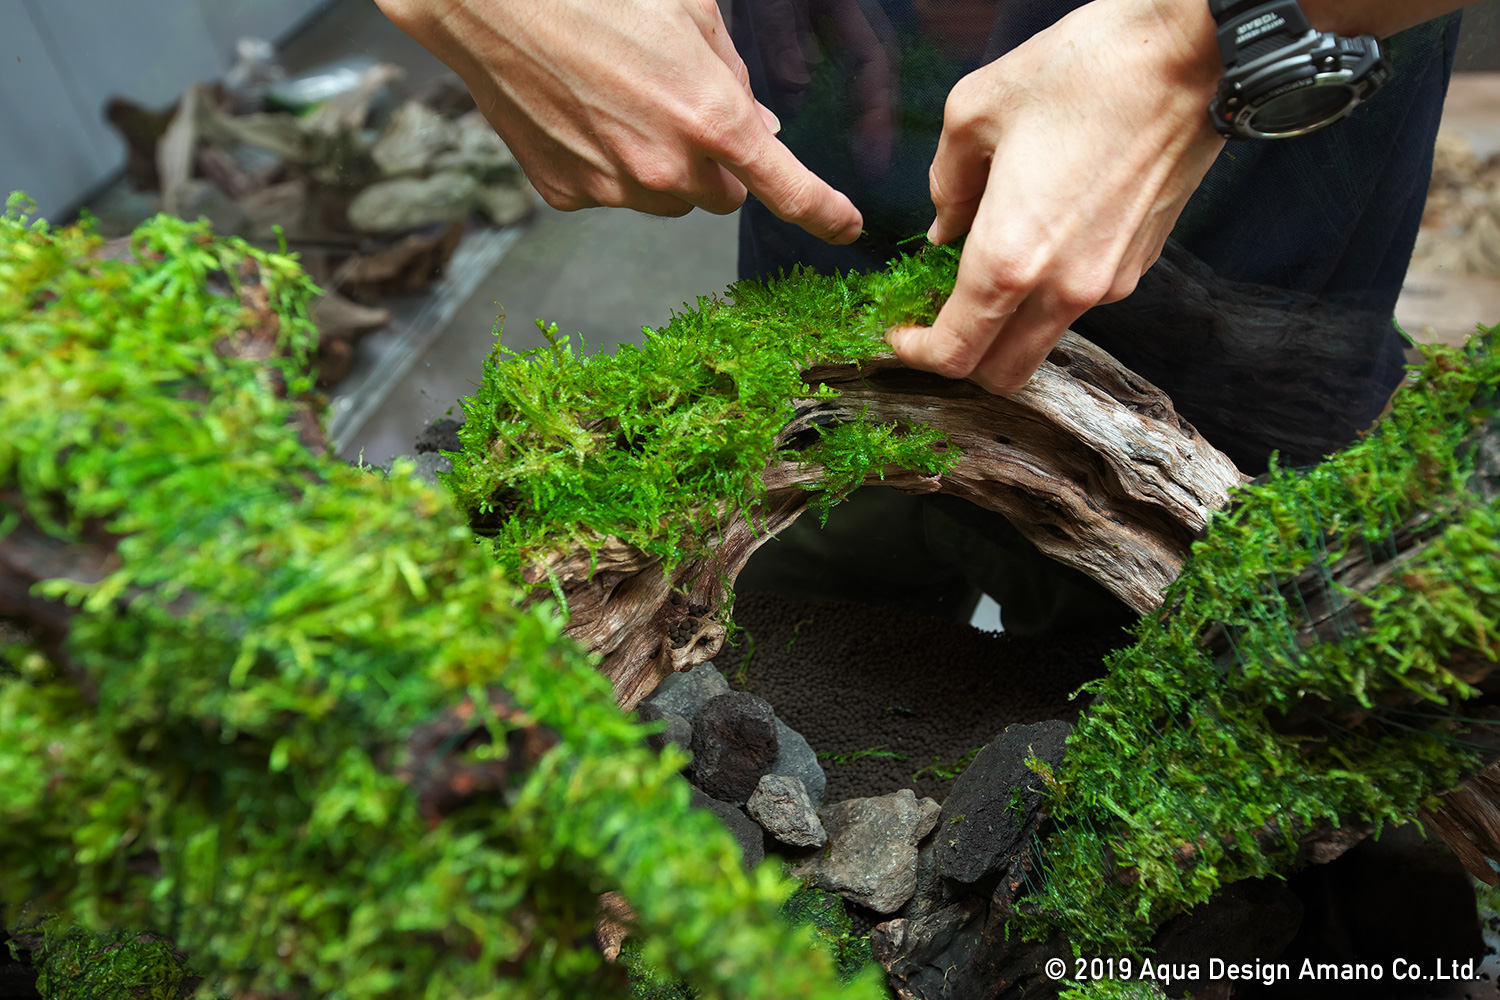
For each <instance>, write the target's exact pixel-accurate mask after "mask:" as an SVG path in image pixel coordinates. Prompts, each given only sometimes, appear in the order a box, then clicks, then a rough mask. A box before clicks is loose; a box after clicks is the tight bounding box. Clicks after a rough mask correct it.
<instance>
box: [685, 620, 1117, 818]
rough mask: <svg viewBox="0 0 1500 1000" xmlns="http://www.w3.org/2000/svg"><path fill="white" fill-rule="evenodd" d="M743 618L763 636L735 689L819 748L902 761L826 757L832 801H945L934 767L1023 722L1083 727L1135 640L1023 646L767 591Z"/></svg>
mask: <svg viewBox="0 0 1500 1000" xmlns="http://www.w3.org/2000/svg"><path fill="white" fill-rule="evenodd" d="M734 620H735V622H736V624H739V625H741V626H743V627H744V628H745V630H746V631H747V632H748V633H749V634H750V635H751V636H753V637H754V640H755V653H754V655H753V656H752V657H750V660H749V662H748V663H747V664H746V665H745V683H744V684H743V685H739V684H737V685H736V686H743V687H744V689H745V690H748V691H750V692H752V693H754V694H758V695H760V696H761V697H762V698H764V699H766V700H767V701H769V702H770V703H771V704H772V705H773V706H775V709H776V714H777V715H778V716H780V717H781V719H782V721H784V722H785V723H786V724H787V725H788V726H790V727H791V728H792V729H794V730H796V731H797V732H799V733H801V734H802V735H803V736H805V737H807V742H809V743H810V744H812V746H813V749H814V750H820V751H828V752H832V753H849V752H851V751H858V750H863V749H867V748H870V747H883V748H884V749H886V750H888V751H891V752H893V753H895V754H897V755H898V757H899V759H898V757H881V756H865V757H862V758H859V759H856V760H851V761H848V762H846V763H829V762H828V761H826V760H825V761H823V770H824V771H825V772H826V773H827V776H828V789H827V791H826V792H825V794H824V801H825V802H837V801H839V800H840V799H850V798H861V797H865V796H871V795H886V794H888V793H890V792H894V791H896V790H897V789H900V788H910V789H912V790H913V791H915V792H916V793H917V796H918V797H919V798H920V797H922V796H931V797H932V798H934V799H937V800H938V801H939V802H941V801H943V799H944V798H945V797H946V796H947V795H948V791H949V789H950V788H951V787H952V779H949V778H944V777H942V776H941V775H940V774H938V773H936V772H935V771H934V770H932V769H931V768H930V765H932V764H933V763H934V761H941V762H942V763H944V764H951V763H952V762H954V761H957V760H958V759H959V758H961V757H963V756H964V755H965V754H967V753H969V752H971V751H972V750H973V749H974V748H975V747H978V746H983V745H984V744H985V743H987V742H989V741H990V740H992V739H994V737H995V734H996V733H999V732H1002V731H1004V729H1005V727H1006V726H1009V725H1012V724H1015V723H1029V722H1041V721H1042V720H1044V719H1061V720H1063V721H1064V722H1076V721H1077V718H1078V713H1079V712H1080V711H1081V710H1082V709H1083V707H1084V706H1085V705H1086V704H1087V699H1084V698H1079V699H1076V700H1073V699H1072V698H1071V695H1072V694H1073V692H1074V691H1076V690H1077V689H1078V687H1079V685H1081V684H1083V683H1084V682H1086V681H1090V680H1093V679H1095V678H1097V677H1102V676H1103V675H1104V665H1103V660H1104V656H1105V655H1106V654H1107V653H1108V652H1109V651H1111V650H1112V649H1116V648H1118V647H1120V646H1124V645H1126V644H1128V643H1129V641H1130V636H1129V634H1128V633H1126V632H1124V631H1123V630H1121V629H1119V628H1108V627H1101V628H1099V629H1093V630H1089V629H1073V630H1069V631H1068V632H1067V633H1066V634H1064V635H1056V636H1039V637H1034V638H1031V637H1027V638H1023V637H1020V636H1013V635H1003V634H997V633H993V632H981V631H979V630H978V629H974V628H971V627H969V626H968V625H967V624H961V623H956V622H951V621H942V620H940V619H937V618H930V617H927V616H924V615H918V614H911V613H908V612H904V611H902V610H900V609H899V608H889V607H872V606H870V605H865V604H856V603H854V602H852V601H820V602H815V603H797V602H794V601H789V600H786V599H785V598H781V597H777V596H775V595H772V594H764V593H743V594H738V595H737V596H736V598H735V602H734ZM741 642H742V643H745V642H746V641H745V640H741ZM747 651H748V643H746V644H744V645H741V646H739V647H736V648H732V649H729V650H727V651H726V652H724V653H722V654H720V655H721V659H723V661H724V662H726V663H729V662H733V663H736V664H738V663H739V662H740V661H741V660H742V659H743V658H744V656H745V654H746V652H747ZM699 669H702V668H701V667H700V668H699ZM924 769H925V770H924ZM805 780H806V779H805V778H804V781H805ZM808 792H809V794H812V788H811V786H809V788H808Z"/></svg>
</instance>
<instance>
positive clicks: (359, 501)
mask: <svg viewBox="0 0 1500 1000" xmlns="http://www.w3.org/2000/svg"><path fill="white" fill-rule="evenodd" d="M18 208H19V206H18V205H13V207H12V210H11V211H10V212H8V213H7V214H5V215H4V216H3V217H0V425H3V426H4V427H5V428H6V431H7V433H6V435H5V436H4V437H3V438H0V538H3V537H4V536H6V535H7V534H9V533H10V532H12V531H28V532H41V533H43V534H45V535H46V536H48V537H49V538H50V539H51V540H52V542H51V543H52V544H55V545H58V546H81V547H84V548H88V547H91V546H92V547H99V546H104V547H107V548H109V549H112V550H113V553H114V554H113V557H112V559H111V561H110V562H109V563H108V564H107V570H108V572H107V575H106V576H105V577H104V578H103V579H102V580H99V581H98V582H78V581H73V580H67V579H56V580H51V581H48V582H46V583H44V584H42V585H40V586H39V587H38V588H37V593H39V594H41V595H45V596H47V597H50V598H53V599H55V600H57V601H62V602H66V603H67V604H69V605H71V606H72V608H73V609H74V611H75V612H76V613H75V615H74V617H73V618H72V619H71V623H70V630H69V634H68V637H67V641H66V645H65V647H64V652H65V653H66V656H67V659H68V662H69V665H70V667H71V670H72V672H70V673H66V674H65V673H64V672H63V671H60V670H59V669H58V665H57V664H56V663H54V662H52V661H51V660H49V659H48V657H47V656H44V655H43V654H42V653H41V652H39V651H38V650H36V649H26V648H12V649H10V650H8V651H7V652H6V653H5V655H4V658H5V659H6V660H7V661H8V662H9V663H11V664H12V665H13V669H10V670H8V671H6V672H4V673H3V674H0V788H3V789H4V795H3V796H0V901H4V902H12V903H15V902H21V901H24V900H34V901H38V902H39V903H40V904H41V905H43V906H45V907H46V908H47V909H49V910H52V911H54V912H67V913H70V914H72V915H73V916H74V917H75V918H76V920H77V921H78V923H79V924H80V925H82V926H85V927H88V928H95V929H105V930H107V929H110V928H135V929H138V930H139V931H140V932H142V933H150V934H153V935H160V936H162V937H164V938H166V939H169V940H171V941H172V942H174V943H175V944H176V945H177V946H178V947H180V948H182V949H183V950H184V951H185V952H186V953H187V954H189V955H190V956H191V959H192V962H193V963H194V965H195V966H196V967H197V968H198V971H200V972H201V973H202V974H203V975H205V976H208V977H209V978H210V979H211V981H213V982H216V983H221V984H222V985H223V988H224V989H226V990H227V991H229V992H230V993H231V994H241V995H242V994H245V993H248V992H259V993H262V994H266V993H278V992H290V993H296V994H298V995H303V996H309V997H312V996H335V995H336V996H339V997H347V998H361V1000H364V998H369V1000H374V998H386V997H398V996H410V995H413V994H414V993H420V994H422V995H425V996H433V997H445V998H446V997H481V996H486V997H487V996H496V995H506V996H519V995H524V996H527V997H531V998H537V1000H545V998H562V997H576V996H599V997H606V996H623V995H625V983H624V977H623V974H622V973H621V972H620V971H619V970H618V969H615V968H611V967H605V966H603V964H602V963H601V961H600V959H599V958H598V956H597V954H596V952H595V951H594V949H593V948H592V946H591V944H590V943H589V942H590V939H591V932H592V925H593V917H594V910H595V905H596V903H595V899H596V896H597V894H598V893H599V892H601V891H603V890H606V889H618V890H621V891H623V892H624V893H625V894H626V896H627V897H628V898H629V899H630V901H631V904H632V906H633V907H634V909H635V911H636V913H637V915H638V917H639V921H638V925H637V926H638V931H639V933H640V935H641V936H642V938H643V941H644V954H645V956H646V958H647V959H649V960H650V961H651V962H652V963H653V964H654V965H656V966H657V967H660V968H663V969H667V970H671V972H672V973H674V974H678V975H682V976H685V977H686V978H687V979H688V980H689V981H690V982H692V983H694V984H695V985H696V986H698V987H699V988H701V989H702V990H703V991H705V992H707V993H709V994H710V995H714V996H726V997H728V996H810V997H832V996H835V995H845V991H844V990H843V989H842V988H841V987H840V986H839V985H838V984H837V981H836V978H835V974H834V968H833V965H832V962H831V960H830V959H829V957H828V956H827V955H826V954H825V953H823V952H822V951H821V950H819V949H818V948H817V947H816V946H815V945H814V944H813V942H812V940H811V935H810V934H809V933H808V932H806V931H800V932H799V931H794V930H792V929H790V928H788V927H787V926H786V925H785V923H784V922H783V921H782V920H780V919H779V918H778V916H777V910H778V908H779V907H780V905H781V903H782V902H783V900H784V899H785V898H786V896H787V895H788V894H789V893H790V891H791V885H790V884H789V883H787V882H785V881H784V880H782V879H781V878H779V877H778V876H777V875H776V874H775V873H774V872H773V871H770V870H767V869H764V868H763V869H761V870H758V871H756V872H753V873H746V872H744V871H743V869H742V867H741V865H740V861H739V856H738V851H737V849H736V848H735V846H734V844H733V842H732V840H731V838H730V837H729V835H728V833H727V832H726V831H724V830H723V829H722V828H721V827H720V826H719V825H718V824H717V823H716V822H715V821H714V819H713V818H712V817H711V816H710V815H708V814H707V813H704V812H702V811H699V810H693V809H691V808H690V807H689V805H688V788H687V785H686V784H685V783H684V782H683V781H682V780H681V778H680V777H678V776H677V774H676V772H677V770H678V769H679V768H680V766H681V765H682V764H683V760H682V759H681V757H680V755H677V754H673V753H670V752H669V753H665V754H663V755H661V756H660V757H658V756H657V755H656V754H654V753H652V752H650V751H649V750H647V749H646V748H645V747H644V746H643V745H642V742H641V738H642V736H643V735H644V733H645V731H646V730H645V729H644V728H643V727H642V726H640V725H638V724H636V723H634V722H632V721H631V720H630V719H629V718H628V717H626V716H625V715H624V714H622V713H621V712H620V711H619V710H618V708H617V707H616V706H615V704H614V702H613V699H612V697H611V692H610V688H609V685H608V683H607V682H606V681H605V680H604V678H603V677H602V676H600V675H599V674H598V673H597V671H595V670H594V669H593V667H592V665H591V664H590V662H589V661H588V659H587V658H586V657H584V656H583V654H582V653H581V652H580V651H579V650H578V649H577V648H576V647H574V646H573V645H572V644H571V643H569V642H567V641H565V640H563V639H562V637H561V622H560V620H559V619H558V617H557V616H556V615H555V613H554V612H553V611H552V610H551V609H549V608H546V607H539V606H533V607H531V608H529V609H525V610H523V609H521V608H520V606H519V603H518V601H517V597H518V592H517V590H516V588H515V586H514V585H513V584H512V582H511V581H510V579H509V578H508V577H507V576H506V574H505V573H504V572H503V571H502V570H501V569H500V568H499V567H497V566H496V565H495V564H494V561H493V560H492V559H490V558H489V557H488V556H487V555H486V554H485V553H484V552H483V551H482V550H481V549H480V548H479V547H478V546H476V545H475V543H474V537H473V535H472V534H471V533H470V531H469V530H468V528H467V527H466V526H465V525H464V524H463V522H462V519H461V518H460V517H459V516H458V515H457V514H456V513H455V512H454V511H453V510H452V508H451V507H450V506H449V504H448V501H447V499H446V498H445V497H444V496H443V495H441V494H440V493H437V492H435V491H433V490H431V489H429V488H427V487H426V486H425V485H423V484H421V483H420V482H418V481H416V480H415V479H413V478H412V477H411V476H408V475H403V474H395V475H392V476H391V477H389V478H388V479H387V478H382V477H379V476H375V475H371V474H368V473H366V472H364V471H362V470H359V469H355V468H351V467H349V466H346V465H344V464H342V463H339V462H336V461H331V460H327V459H324V458H321V457H317V456H314V455H312V454H310V453H309V452H308V451H307V450H306V449H305V448H303V447H302V446H301V445H300V444H299V442H298V440H297V435H296V430H295V428H294V427H292V426H290V425H289V421H290V418H291V417H292V414H293V408H292V406H291V404H289V403H288V402H287V401H286V399H284V398H282V397H281V396H279V395H278V393H277V391H276V390H277V388H278V386H279V384H280V383H285V385H286V387H287V392H288V393H289V394H290V396H291V397H296V396H298V395H299V394H301V393H303V392H305V391H306V390H307V389H308V388H309V384H310V383H309V379H308V376H307V374H306V373H305V371H304V369H303V368H302V366H301V365H300V364H299V362H298V359H299V358H301V357H303V356H305V353H306V350H307V348H308V346H309V345H310V343H311V337H312V330H311V327H310V325H309V324H308V323H307V319H306V299H307V296H308V294H309V293H310V292H311V291H312V289H311V286H310V285H309V284H308V282H307V280H306V278H305V277H304V276H303V275H302V273H301V271H300V270H299V269H298V268H297V266H296V264H295V262H293V261H292V260H290V259H288V258H286V257H282V256H278V255H275V254H264V253H261V252H259V251H256V250H254V249H253V248H251V247H249V246H247V245H245V244H244V243H242V242H240V241H236V240H218V239H215V238H214V237H213V236H212V234H211V233H209V232H208V230H207V228H206V227H205V226H203V225H192V224H185V223H183V222H180V221H178V220H173V219H169V218H165V217H163V218H159V219H157V220H154V221H152V222H150V223H148V224H147V225H145V226H144V227H142V229H141V230H140V231H138V232H137V234H136V236H135V239H134V244H133V245H134V251H135V257H136V260H135V261H133V262H124V261H106V260H100V259H98V258H97V257H96V256H94V251H95V250H96V249H97V247H98V246H99V243H100V241H99V240H98V239H97V238H96V237H95V236H94V235H93V234H92V233H90V232H89V231H88V230H87V229H84V228H63V229H54V228H52V227H49V226H47V225H45V224H43V223H36V224H28V223H27V222H26V221H25V219H23V218H22V217H21V215H20V213H19V211H17V209H18ZM246 281H254V282H259V283H260V284H261V285H262V286H263V287H264V289H265V292H266V295H267V298H268V300H269V301H270V302H271V303H273V304H274V305H275V306H276V308H277V312H278V316H279V331H278V336H279V339H280V343H281V348H282V351H283V353H284V354H285V355H286V357H285V358H283V359H280V360H272V361H269V362H257V363H251V362H248V361H240V360H234V359H231V358H226V357H222V356H220V354H219V353H218V352H217V351H216V349H215V347H216V345H217V344H219V343H220V342H221V340H222V339H223V338H224V337H226V336H229V335H232V334H233V333H234V332H235V331H236V330H237V329H239V328H240V327H241V326H242V325H243V324H244V323H245V322H247V321H248V320H247V317H246V316H245V314H244V311H243V308H242V306H241V305H240V304H239V302H238V300H237V297H236V296H235V295H234V294H232V292H233V286H234V284H235V283H236V282H246ZM215 289H218V290H217V291H216V290H215ZM273 368H274V369H278V370H279V373H280V374H279V378H278V377H272V375H271V372H270V369H273ZM495 688H499V689H503V690H505V691H507V692H509V694H510V696H511V697H512V698H513V701H514V703H515V704H516V705H517V706H519V708H520V710H521V711H520V712H519V714H517V715H516V716H515V717H512V718H506V719H502V718H498V717H495V716H493V715H491V714H489V713H487V712H485V711H483V710H479V711H477V712H476V713H475V715H474V717H473V724H474V726H475V730H476V736H475V738H474V739H472V740H470V741H468V742H466V743H465V744H464V748H460V747H448V748H445V749H446V750H447V751H448V752H449V754H450V756H452V757H453V758H455V759H458V760H460V761H463V762H466V763H476V764H477V763H481V762H485V761H493V760H497V759H504V758H506V757H507V754H508V753H516V752H518V751H517V750H516V749H515V747H514V746H513V745H512V744H511V743H510V742H508V738H509V737H510V736H511V735H512V734H517V735H519V734H521V733H523V732H525V731H530V729H529V728H528V727H531V728H535V729H539V730H543V731H550V732H551V733H553V734H555V736H556V738H557V743H556V745H555V746H554V747H553V749H551V750H550V751H548V752H546V753H545V754H544V755H541V756H540V757H539V758H538V759H536V760H535V761H534V763H533V764H532V766H530V767H529V768H528V767H523V766H521V765H520V764H519V763H517V764H516V765H515V769H514V771H513V773H512V775H511V780H510V781H509V783H508V784H506V785H505V786H504V787H500V788H497V789H496V790H494V792H493V793H491V794H489V795H487V796H480V797H477V798H475V799H473V800H472V801H470V802H468V803H467V804H465V805H462V806H460V807H458V808H456V810H455V811H453V812H451V814H449V815H447V816H446V818H444V819H442V820H441V821H440V822H430V821H429V818H428V817H427V816H424V815H422V814H421V811H420V810H419V806H418V801H417V797H416V795H414V794H413V791H412V789H411V788H409V787H408V786H407V784H406V783H405V782H404V781H403V780H402V779H400V778H399V777H397V775H396V773H395V770H396V768H395V767H394V764H395V763H396V762H398V761H399V760H400V759H401V755H402V754H403V753H404V752H406V751H405V748H406V747H407V746H408V741H409V739H410V737H411V735H412V730H413V728H414V727H416V726H417V725H419V724H421V723H424V722H426V721H428V720H430V719H431V718H433V717H434V716H436V715H438V714H439V713H441V712H442V711H443V710H445V709H448V708H450V707H452V706H455V705H458V704H459V703H461V702H463V701H464V699H465V698H472V699H473V701H474V703H475V704H479V705H487V704H489V698H488V697H487V694H488V692H489V691H490V690H491V689H495ZM875 990H876V987H875V986H874V984H873V981H872V979H871V978H869V977H866V978H864V979H862V980H861V981H860V982H859V983H858V984H857V986H855V987H852V988H851V989H850V990H849V991H848V995H857V996H874V995H875Z"/></svg>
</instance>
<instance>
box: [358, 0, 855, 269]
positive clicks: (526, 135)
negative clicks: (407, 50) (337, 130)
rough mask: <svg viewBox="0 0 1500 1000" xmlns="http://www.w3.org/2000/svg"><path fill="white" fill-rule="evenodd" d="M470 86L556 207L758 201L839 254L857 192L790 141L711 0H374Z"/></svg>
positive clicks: (687, 207) (723, 205)
mask: <svg viewBox="0 0 1500 1000" xmlns="http://www.w3.org/2000/svg"><path fill="white" fill-rule="evenodd" d="M376 2H377V3H378V4H379V5H380V8H381V10H382V11H384V13H385V14H386V16H387V17H389V18H390V19H391V20H392V21H393V22H395V23H396V25H397V26H398V27H400V28H402V30H404V31H406V32H407V33H408V34H410V35H411V36H412V37H413V38H415V39H416V40H417V41H419V42H420V43H422V45H424V46H425V47H426V48H428V49H429V50H430V51H431V52H432V53H433V54H434V55H436V56H437V57H438V58H439V59H441V60H443V62H445V63H447V64H448V65H449V66H450V67H451V68H452V69H453V70H454V71H455V72H457V73H458V75H459V76H460V77H462V78H463V80H464V83H465V84H467V85H468V87H469V91H470V93H472V94H473V95H474V100H475V101H476V103H477V104H478V106H479V110H480V111H481V112H483V113H484V116H485V118H486V119H488V121H489V123H490V124H491V125H492V126H493V127H494V129H495V131H496V132H497V133H499V134H500V136H501V138H503V139H504V140H505V141H506V144H507V145H509V146H510V148H511V151H512V152H514V153H515V155H516V159H517V160H518V161H520V164H521V167H522V168H523V169H524V170H525V171H526V175H527V177H528V178H530V180H531V183H532V184H533V185H534V186H535V187H536V189H537V191H538V192H539V193H540V194H541V196H542V197H543V199H545V200H546V202H547V203H548V204H549V205H552V206H553V207H554V208H560V209H563V210H565V211H570V210H573V209H579V208H589V207H592V206H596V205H610V206H616V207H625V208H633V209H636V210H637V211H641V212H648V213H650V214H652V215H668V216H678V215H685V214H686V213H688V212H690V211H691V210H692V209H693V208H694V207H695V206H696V207H699V208H703V209H705V210H707V211H710V212H715V213H718V214H727V213H729V212H733V211H734V210H735V209H737V208H739V206H740V205H741V204H742V203H743V202H744V200H745V195H746V191H747V190H748V191H749V192H751V193H753V194H755V196H756V197H757V198H759V199H760V200H761V201H762V202H764V203H765V205H766V207H767V208H769V209H770V210H771V211H772V212H773V213H774V214H775V215H776V216H777V217H778V218H781V219H784V220H786V221H787V222H791V223H793V224H795V225H798V226H801V227H802V228H803V229H806V230H807V231H808V232H810V233H812V234H813V235H815V236H818V237H820V238H822V239H825V240H828V241H829V242H833V243H851V242H853V241H854V240H855V239H856V238H858V236H859V233H860V228H861V224H862V220H861V218H860V214H859V211H858V210H857V209H855V207H854V205H853V203H851V202H850V201H849V199H848V198H847V197H845V196H844V195H842V194H840V193H839V192H837V191H835V190H834V189H833V188H831V187H829V186H828V184H826V183H824V182H823V181H822V180H820V179H819V178H818V177H816V176H815V175H814V174H813V173H812V172H811V171H809V170H808V169H807V168H806V167H804V166H803V165H802V164H801V163H800V162H798V160H797V158H796V157H794V156H793V155H792V154H791V152H790V151H788V150H787V148H786V147H785V146H784V145H782V144H781V142H780V141H778V140H777V139H776V137H775V135H774V131H775V130H776V128H778V126H777V125H776V122H775V117H774V116H773V115H771V113H770V112H769V111H766V110H765V109H764V108H762V107H761V106H760V105H759V104H758V103H757V102H756V101H755V99H754V98H753V97H752V96H751V94H750V87H749V77H748V74H747V73H746V70H745V64H744V62H743V61H741V59H740V57H739V55H738V54H737V53H736V52H735V50H734V46H733V44H732V43H731V42H730V40H729V32H728V30H727V29H726V28H725V26H724V21H723V19H722V17H721V16H720V14H719V8H718V6H717V5H716V4H715V3H714V0H547V2H546V3H544V4H525V3H515V2H512V0H376Z"/></svg>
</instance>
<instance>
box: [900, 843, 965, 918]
mask: <svg viewBox="0 0 1500 1000" xmlns="http://www.w3.org/2000/svg"><path fill="white" fill-rule="evenodd" d="M938 826H939V827H941V826H942V822H941V821H939V822H938ZM941 838H942V834H941V831H939V834H938V836H935V837H931V838H929V839H927V840H926V841H924V842H923V843H922V844H921V846H919V847H918V848H917V885H916V889H915V890H914V891H913V892H912V895H911V899H909V900H907V901H906V905H904V906H902V907H901V916H903V917H906V918H908V919H912V920H917V919H921V918H922V917H926V916H928V915H930V914H933V913H936V912H937V911H938V910H941V909H943V908H944V907H945V906H948V905H949V904H950V903H953V902H954V901H956V900H957V899H958V893H957V892H955V890H954V885H953V884H952V883H950V882H948V881H947V880H946V879H944V878H943V876H942V873H941V872H939V871H938V864H937V842H938V841H939V840H940V839H941Z"/></svg>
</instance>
